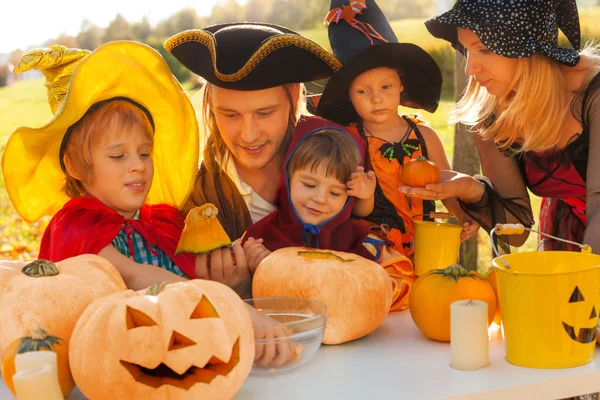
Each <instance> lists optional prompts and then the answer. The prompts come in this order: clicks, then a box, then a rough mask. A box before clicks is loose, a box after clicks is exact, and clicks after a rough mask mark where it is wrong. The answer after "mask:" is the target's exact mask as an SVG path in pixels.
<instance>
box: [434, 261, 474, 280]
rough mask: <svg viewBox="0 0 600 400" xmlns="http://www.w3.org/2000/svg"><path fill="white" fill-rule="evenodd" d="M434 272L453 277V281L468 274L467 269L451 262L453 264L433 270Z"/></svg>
mask: <svg viewBox="0 0 600 400" xmlns="http://www.w3.org/2000/svg"><path fill="white" fill-rule="evenodd" d="M434 273H435V274H441V275H443V276H445V277H449V278H453V279H454V280H455V281H458V279H459V278H462V277H464V276H470V275H469V271H467V270H466V269H465V268H464V267H463V266H462V265H460V264H453V265H451V266H449V267H447V268H446V269H438V270H435V272H434Z"/></svg>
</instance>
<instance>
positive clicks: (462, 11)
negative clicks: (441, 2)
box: [425, 0, 581, 66]
mask: <svg viewBox="0 0 600 400" xmlns="http://www.w3.org/2000/svg"><path fill="white" fill-rule="evenodd" d="M425 26H426V27H427V29H428V30H429V32H430V33H431V34H432V35H433V36H435V37H438V38H441V39H444V40H447V41H449V42H450V43H451V44H452V46H453V47H454V48H456V49H457V50H458V51H460V52H461V53H463V55H464V54H465V49H464V48H463V47H462V45H461V44H460V43H459V42H458V37H457V29H456V28H464V29H469V30H471V31H473V32H474V33H475V34H476V35H477V36H479V39H480V40H481V43H483V45H484V46H486V47H487V48H488V49H490V50H491V51H493V52H494V53H496V54H498V55H501V56H504V57H508V58H522V57H529V56H531V55H533V54H535V53H538V54H543V55H545V56H547V57H549V58H551V59H553V60H556V61H558V62H559V63H561V64H565V65H568V66H574V65H576V64H577V63H578V62H579V53H578V50H579V49H580V46H581V32H580V27H579V15H578V13H577V4H576V3H575V0H458V1H457V2H456V4H455V5H454V7H452V9H451V10H450V11H448V12H445V13H443V14H441V15H438V16H437V17H434V18H432V19H430V20H428V21H425ZM559 29H560V30H561V31H562V32H563V33H564V34H565V36H566V37H567V39H568V40H569V42H570V43H571V45H572V46H573V48H569V47H559V46H558V30H559Z"/></svg>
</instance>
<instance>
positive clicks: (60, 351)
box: [2, 328, 75, 396]
mask: <svg viewBox="0 0 600 400" xmlns="http://www.w3.org/2000/svg"><path fill="white" fill-rule="evenodd" d="M30 351H53V352H55V353H56V368H57V372H58V382H59V384H60V389H61V391H62V394H63V396H67V395H68V394H69V393H70V392H71V390H73V387H75V382H73V376H71V370H70V369H69V350H68V346H67V343H66V342H65V341H64V340H63V339H61V338H59V337H56V336H52V335H49V334H48V333H46V331H45V330H43V329H42V328H37V329H34V330H33V331H32V332H31V334H30V335H29V336H25V337H22V338H20V339H17V340H15V341H14V342H12V343H11V345H10V346H8V349H7V350H6V354H4V358H3V359H2V378H3V379H4V382H5V383H6V387H8V389H10V391H11V392H12V393H13V394H15V387H14V384H13V375H14V374H15V372H16V369H15V357H16V356H17V354H21V353H27V352H30Z"/></svg>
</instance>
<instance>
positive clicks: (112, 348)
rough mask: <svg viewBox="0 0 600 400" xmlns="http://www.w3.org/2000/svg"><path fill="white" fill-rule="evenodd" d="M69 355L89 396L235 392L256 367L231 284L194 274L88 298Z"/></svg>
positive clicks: (247, 323) (220, 395)
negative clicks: (145, 288) (145, 287)
mask: <svg viewBox="0 0 600 400" xmlns="http://www.w3.org/2000/svg"><path fill="white" fill-rule="evenodd" d="M69 359H70V364H71V372H72V373H73V378H74V379H75V382H76V383H77V386H78V387H79V389H80V390H81V391H82V392H83V394H85V395H86V396H87V397H88V398H89V399H91V400H103V399H181V400H185V399H211V400H218V399H230V398H232V397H233V395H234V394H235V393H236V392H237V391H238V390H239V388H240V387H241V386H242V383H243V382H244V380H245V379H246V377H247V376H248V374H249V373H250V370H251V369H252V364H253V362H254V332H253V330H252V322H251V320H250V315H249V314H248V311H247V308H246V305H245V304H244V302H242V300H241V299H240V298H239V297H238V296H237V295H236V294H235V292H234V291H233V290H232V289H230V288H229V287H227V286H225V285H222V284H220V283H218V282H213V281H203V280H192V281H189V282H179V283H174V284H169V285H166V286H164V287H162V286H158V287H153V288H150V289H149V290H148V291H143V290H142V291H138V292H134V291H131V290H128V291H125V292H120V293H115V294H112V295H110V296H107V297H104V298H102V299H99V300H97V301H95V302H94V303H92V304H90V306H89V307H88V308H87V309H86V310H85V312H84V313H83V315H82V316H81V318H80V319H79V321H78V322H77V326H76V327H75V330H74V331H73V336H72V337H71V342H70V345H69Z"/></svg>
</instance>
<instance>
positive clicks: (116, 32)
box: [102, 14, 135, 43]
mask: <svg viewBox="0 0 600 400" xmlns="http://www.w3.org/2000/svg"><path fill="white" fill-rule="evenodd" d="M114 40H135V35H134V34H133V28H132V27H131V24H130V23H129V22H127V20H126V19H125V18H124V17H123V16H122V15H121V14H117V16H116V17H115V19H114V20H112V22H111V23H110V24H108V27H107V28H106V30H105V31H104V37H103V38H102V43H107V42H112V41H114Z"/></svg>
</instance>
